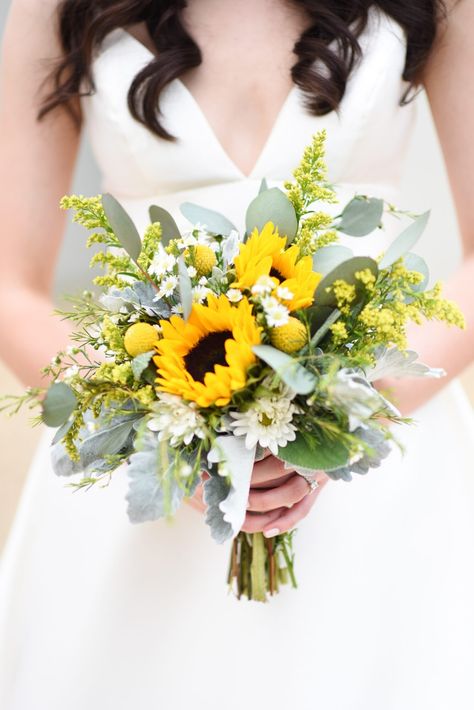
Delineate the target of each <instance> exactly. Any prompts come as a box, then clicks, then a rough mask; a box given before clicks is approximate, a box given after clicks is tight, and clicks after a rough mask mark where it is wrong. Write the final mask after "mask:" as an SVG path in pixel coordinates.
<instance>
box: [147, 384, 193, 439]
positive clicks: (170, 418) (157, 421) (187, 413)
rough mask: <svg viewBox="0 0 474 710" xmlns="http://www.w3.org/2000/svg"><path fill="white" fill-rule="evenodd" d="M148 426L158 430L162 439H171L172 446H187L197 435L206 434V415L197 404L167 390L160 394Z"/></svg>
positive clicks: (159, 437) (151, 429)
mask: <svg viewBox="0 0 474 710" xmlns="http://www.w3.org/2000/svg"><path fill="white" fill-rule="evenodd" d="M147 426H148V428H149V429H150V431H155V432H158V439H159V440H160V441H169V443H170V445H171V446H179V445H181V444H184V445H185V446H187V445H188V444H190V443H191V441H192V440H193V438H194V437H195V436H196V437H197V438H198V439H204V438H205V436H206V433H205V421H204V417H203V416H202V415H201V414H200V413H199V411H198V409H197V407H196V405H195V404H194V403H192V402H184V401H183V400H182V399H181V397H177V396H176V395H174V394H167V393H165V392H161V393H160V394H159V399H158V401H157V402H156V404H155V405H154V406H153V415H152V417H151V419H150V420H149V421H148V424H147Z"/></svg>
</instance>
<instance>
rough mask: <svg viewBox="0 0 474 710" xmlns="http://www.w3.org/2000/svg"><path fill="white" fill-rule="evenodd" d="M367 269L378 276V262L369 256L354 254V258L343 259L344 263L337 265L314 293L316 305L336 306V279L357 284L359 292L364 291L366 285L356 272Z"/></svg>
mask: <svg viewBox="0 0 474 710" xmlns="http://www.w3.org/2000/svg"><path fill="white" fill-rule="evenodd" d="M365 269H369V271H371V272H372V274H373V275H374V276H375V277H376V278H377V276H378V266H377V262H376V261H374V260H373V259H371V258H370V257H368V256H354V257H352V259H348V260H347V261H343V262H342V264H339V265H338V266H336V268H335V269H333V270H332V271H330V272H329V274H327V275H326V276H325V277H324V278H323V280H322V281H320V283H319V285H318V287H317V289H316V292H315V294H314V303H315V305H316V306H318V307H321V306H329V307H332V308H336V306H337V302H336V298H335V295H334V293H333V290H332V288H331V287H332V285H333V284H334V282H335V281H339V280H341V281H345V282H346V283H348V284H351V285H353V286H355V288H356V292H357V294H359V293H362V292H363V290H364V288H365V287H364V284H363V283H362V282H361V281H359V280H358V279H357V278H356V274H357V273H358V272H359V271H364V270H365Z"/></svg>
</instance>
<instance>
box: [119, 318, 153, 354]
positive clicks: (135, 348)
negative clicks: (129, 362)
mask: <svg viewBox="0 0 474 710" xmlns="http://www.w3.org/2000/svg"><path fill="white" fill-rule="evenodd" d="M157 342H158V333H157V332H156V330H155V328H154V327H153V326H152V325H150V324H149V323H134V324H133V325H131V326H130V328H128V330H127V332H126V333H125V337H124V339H123V343H124V345H125V350H126V351H127V352H128V354H129V355H131V356H132V357H136V356H137V355H141V354H142V353H146V352H148V351H149V350H154V347H155V345H156V343H157Z"/></svg>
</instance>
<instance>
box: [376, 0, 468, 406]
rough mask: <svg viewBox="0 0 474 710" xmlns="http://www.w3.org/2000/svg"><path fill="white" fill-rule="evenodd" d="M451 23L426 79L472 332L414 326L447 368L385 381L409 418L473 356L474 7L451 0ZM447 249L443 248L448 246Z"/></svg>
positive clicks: (452, 288)
mask: <svg viewBox="0 0 474 710" xmlns="http://www.w3.org/2000/svg"><path fill="white" fill-rule="evenodd" d="M448 9H449V14H448V18H447V20H446V21H445V22H444V23H443V24H442V25H441V26H440V30H439V35H438V39H437V41H436V44H435V47H434V50H433V52H432V55H431V58H430V61H429V62H428V64H427V67H426V69H425V72H424V76H423V84H424V86H425V88H426V92H427V95H428V100H429V103H430V106H431V111H432V114H433V118H434V122H435V125H436V129H437V132H438V136H439V139H440V142H441V147H442V150H443V154H444V159H445V162H446V167H447V172H448V176H449V181H450V185H451V190H452V193H453V198H454V204H455V206H456V212H457V217H458V223H459V227H460V231H461V236H462V243H463V252H464V259H463V264H462V266H461V268H459V269H458V270H457V271H456V273H455V274H454V275H453V276H452V277H451V278H450V280H449V281H448V282H447V283H446V287H445V295H446V296H447V297H448V298H452V299H453V300H454V301H456V302H457V303H458V305H459V306H460V307H461V309H462V311H463V313H464V315H465V317H466V321H467V326H468V327H467V329H466V330H465V331H459V330H457V329H455V328H453V329H449V330H448V329H447V328H446V326H444V325H440V324H438V323H428V324H424V325H422V326H421V327H414V328H412V330H411V332H410V345H411V346H412V347H413V348H414V349H415V350H416V351H417V352H418V353H419V354H420V357H421V359H422V360H423V361H424V362H426V363H427V364H431V365H433V366H436V367H443V368H444V369H445V370H446V372H447V373H448V375H447V378H442V379H441V380H405V381H401V380H395V381H384V382H383V383H382V385H383V387H386V386H388V387H390V388H391V389H393V392H394V394H395V397H396V398H397V400H398V402H399V405H400V407H401V409H402V411H403V412H404V413H406V414H409V413H410V412H412V411H413V410H414V409H415V408H416V407H418V406H419V405H421V404H423V403H424V402H425V401H427V400H428V399H429V398H430V397H432V396H433V395H434V394H436V392H437V391H439V390H440V389H441V388H442V387H443V386H444V385H445V384H446V382H447V381H448V380H449V379H451V378H453V377H456V375H458V374H459V373H460V372H462V370H463V369H464V368H465V367H467V366H468V365H469V364H470V363H471V362H472V360H473V358H474V178H473V173H474V131H473V126H474V77H473V67H474V43H473V41H472V34H473V32H474V4H473V3H472V2H469V0H458V1H457V2H456V1H454V0H452V1H451V3H450V4H449V5H448ZM443 248H444V247H443Z"/></svg>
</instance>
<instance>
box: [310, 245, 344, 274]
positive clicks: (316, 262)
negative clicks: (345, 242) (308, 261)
mask: <svg viewBox="0 0 474 710" xmlns="http://www.w3.org/2000/svg"><path fill="white" fill-rule="evenodd" d="M352 256H354V253H353V251H352V249H349V247H344V246H342V245H340V244H331V245H329V246H327V247H323V248H322V249H318V251H317V252H316V254H315V255H314V256H313V271H316V272H317V273H318V274H322V275H323V276H326V274H329V272H330V271H332V270H333V269H335V268H336V266H339V264H342V262H343V261H347V260H348V259H350V258H351V257H352Z"/></svg>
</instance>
